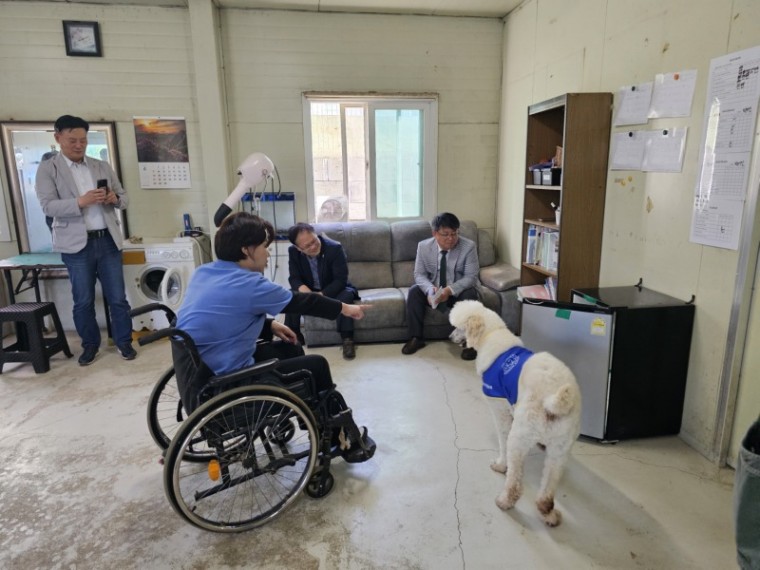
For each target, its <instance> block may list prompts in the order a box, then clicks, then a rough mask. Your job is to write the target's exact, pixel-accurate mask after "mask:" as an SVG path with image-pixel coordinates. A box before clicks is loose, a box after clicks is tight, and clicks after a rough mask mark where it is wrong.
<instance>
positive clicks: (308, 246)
mask: <svg viewBox="0 0 760 570" xmlns="http://www.w3.org/2000/svg"><path fill="white" fill-rule="evenodd" d="M288 239H289V240H290V243H292V244H293V245H291V246H290V247H289V248H288V269H289V270H290V277H289V279H288V281H289V282H290V288H291V289H292V290H293V291H298V292H300V293H309V292H314V293H319V294H321V295H324V296H325V297H330V298H331V299H337V300H338V301H341V302H343V303H348V304H351V303H353V302H354V300H355V299H358V298H359V295H358V294H357V292H356V288H354V286H353V285H351V283H349V282H348V261H347V259H346V252H345V251H344V250H343V246H342V245H340V243H338V242H337V241H333V240H331V239H330V238H327V237H325V236H318V235H317V234H316V232H315V231H314V227H313V226H312V225H310V224H306V223H298V224H296V225H294V226H293V227H291V228H290V229H289V230H288ZM337 321H338V332H339V333H340V336H341V338H342V339H343V358H345V359H346V360H351V359H353V358H354V357H355V356H356V348H355V347H354V321H353V319H349V318H345V317H343V316H339V317H338V319H337ZM285 324H286V325H287V326H288V327H290V329H291V330H292V331H293V332H295V333H296V335H297V336H298V339H299V341H300V342H301V343H303V335H302V334H301V317H300V315H295V314H286V315H285Z"/></svg>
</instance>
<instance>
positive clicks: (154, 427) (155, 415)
mask: <svg viewBox="0 0 760 570" xmlns="http://www.w3.org/2000/svg"><path fill="white" fill-rule="evenodd" d="M186 419H187V415H186V414H185V410H184V408H183V407H182V400H181V399H180V395H179V388H178V387H177V379H176V378H175V376H174V368H173V367H172V368H169V369H168V370H167V371H166V372H164V373H163V375H162V376H161V378H159V379H158V382H156V385H155V386H154V387H153V391H152V392H151V394H150V398H149V400H148V431H149V432H150V435H151V437H152V438H153V441H155V442H156V444H157V445H158V447H160V448H161V449H163V450H166V448H167V447H169V443H170V442H171V440H172V438H173V437H174V434H175V433H177V430H178V429H179V427H180V426H181V425H182V422H184V421H185V420H186ZM208 458H209V454H208V453H207V452H206V451H205V450H204V449H203V448H202V446H201V448H199V449H197V450H196V449H195V447H194V446H192V445H189V446H188V448H187V449H186V450H185V459H187V460H188V461H205V460H207V459H208Z"/></svg>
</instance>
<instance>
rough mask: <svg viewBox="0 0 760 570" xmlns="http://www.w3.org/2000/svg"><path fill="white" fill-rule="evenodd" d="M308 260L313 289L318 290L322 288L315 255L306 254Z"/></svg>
mask: <svg viewBox="0 0 760 570" xmlns="http://www.w3.org/2000/svg"><path fill="white" fill-rule="evenodd" d="M306 259H308V260H309V266H310V267H311V276H312V277H313V278H314V290H315V291H319V290H321V289H322V284H321V283H320V282H319V264H318V261H317V258H316V257H309V256H306Z"/></svg>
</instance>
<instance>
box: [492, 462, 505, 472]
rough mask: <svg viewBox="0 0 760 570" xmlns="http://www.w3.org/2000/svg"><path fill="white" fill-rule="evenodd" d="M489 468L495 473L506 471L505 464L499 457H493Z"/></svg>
mask: <svg viewBox="0 0 760 570" xmlns="http://www.w3.org/2000/svg"><path fill="white" fill-rule="evenodd" d="M491 469H493V470H494V471H496V472H497V473H506V472H507V464H506V462H504V461H501V460H500V459H494V460H493V461H491Z"/></svg>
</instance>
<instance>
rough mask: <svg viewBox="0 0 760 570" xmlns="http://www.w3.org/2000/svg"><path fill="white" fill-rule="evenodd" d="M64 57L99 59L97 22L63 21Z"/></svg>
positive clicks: (100, 51)
mask: <svg viewBox="0 0 760 570" xmlns="http://www.w3.org/2000/svg"><path fill="white" fill-rule="evenodd" d="M63 38H64V40H65V41H66V55H77V56H89V57H100V56H102V55H103V52H102V50H101V47H100V28H99V27H98V23H97V22H75V21H73V20H64V21H63Z"/></svg>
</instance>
